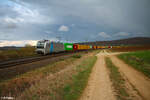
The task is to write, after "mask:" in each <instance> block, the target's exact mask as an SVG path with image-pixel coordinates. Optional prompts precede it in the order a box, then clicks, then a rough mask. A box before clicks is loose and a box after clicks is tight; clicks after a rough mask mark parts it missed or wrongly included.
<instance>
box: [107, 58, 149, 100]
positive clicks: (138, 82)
mask: <svg viewBox="0 0 150 100" xmlns="http://www.w3.org/2000/svg"><path fill="white" fill-rule="evenodd" d="M110 58H111V60H112V62H113V63H114V64H115V65H116V66H117V67H119V70H120V72H122V73H123V74H124V76H125V77H127V79H128V80H129V81H130V83H131V84H132V85H133V86H134V87H135V88H136V89H137V90H138V92H139V93H140V95H141V96H142V97H143V99H144V100H150V79H148V78H147V77H146V76H144V74H142V73H141V72H138V71H137V70H135V69H134V68H132V67H131V66H129V65H127V64H125V63H124V62H123V61H121V60H120V59H118V58H117V57H115V56H110Z"/></svg>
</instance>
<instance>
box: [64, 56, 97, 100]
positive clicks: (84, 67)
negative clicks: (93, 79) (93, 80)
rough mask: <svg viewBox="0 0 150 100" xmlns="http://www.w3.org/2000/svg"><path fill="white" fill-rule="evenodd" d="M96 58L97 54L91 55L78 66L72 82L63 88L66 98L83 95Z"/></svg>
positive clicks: (71, 99)
mask: <svg viewBox="0 0 150 100" xmlns="http://www.w3.org/2000/svg"><path fill="white" fill-rule="evenodd" d="M96 59H97V58H96V56H92V57H89V58H87V59H85V60H84V61H83V62H82V63H81V64H80V65H79V66H77V69H76V70H77V74H76V75H74V76H73V80H72V82H71V83H70V84H67V85H65V87H64V89H63V90H64V96H63V98H64V100H77V99H78V98H79V97H80V96H81V94H82V92H83V90H84V88H85V87H86V84H87V82H88V77H89V75H90V73H91V71H92V67H93V65H94V63H95V61H96Z"/></svg>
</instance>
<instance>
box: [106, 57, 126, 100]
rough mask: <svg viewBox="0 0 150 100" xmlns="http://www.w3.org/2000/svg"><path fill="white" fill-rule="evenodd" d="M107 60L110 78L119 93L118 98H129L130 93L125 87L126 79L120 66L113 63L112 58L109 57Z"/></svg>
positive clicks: (120, 99) (123, 99) (121, 99)
mask: <svg viewBox="0 0 150 100" xmlns="http://www.w3.org/2000/svg"><path fill="white" fill-rule="evenodd" d="M105 60H106V65H107V67H108V69H109V71H110V75H109V76H110V79H111V81H112V83H113V86H114V88H115V91H116V93H117V98H118V99H119V100H128V97H129V94H128V93H127V90H126V88H125V80H124V79H123V78H122V76H121V74H120V72H119V71H118V68H117V67H116V66H115V65H114V64H113V63H112V61H111V60H110V58H108V57H107V58H106V59H105Z"/></svg>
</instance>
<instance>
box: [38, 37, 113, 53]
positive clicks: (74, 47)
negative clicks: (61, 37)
mask: <svg viewBox="0 0 150 100" xmlns="http://www.w3.org/2000/svg"><path fill="white" fill-rule="evenodd" d="M104 48H111V47H110V46H93V45H81V44H74V43H60V42H51V41H49V40H41V41H38V42H37V46H36V52H37V53H38V54H44V55H47V54H51V53H58V52H64V51H80V50H90V49H104Z"/></svg>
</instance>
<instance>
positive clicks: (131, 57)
mask: <svg viewBox="0 0 150 100" xmlns="http://www.w3.org/2000/svg"><path fill="white" fill-rule="evenodd" d="M118 57H119V58H120V59H122V60H124V61H125V62H126V63H127V64H129V65H131V66H133V67H134V68H135V69H137V70H139V71H141V72H143V73H144V74H145V75H146V76H148V77H150V51H137V52H130V53H125V54H121V55H119V56H118Z"/></svg>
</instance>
